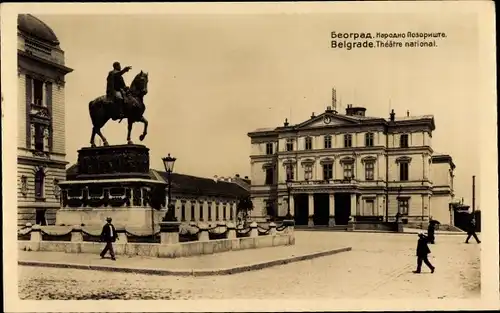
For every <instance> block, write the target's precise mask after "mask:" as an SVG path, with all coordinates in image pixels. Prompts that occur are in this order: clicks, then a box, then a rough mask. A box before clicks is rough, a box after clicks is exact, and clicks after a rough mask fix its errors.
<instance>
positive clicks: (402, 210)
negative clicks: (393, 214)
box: [398, 199, 409, 215]
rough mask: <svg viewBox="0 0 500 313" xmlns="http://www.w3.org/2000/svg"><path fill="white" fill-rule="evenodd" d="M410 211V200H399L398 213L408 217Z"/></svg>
mask: <svg viewBox="0 0 500 313" xmlns="http://www.w3.org/2000/svg"><path fill="white" fill-rule="evenodd" d="M408 211H409V199H399V200H398V212H399V214H401V215H408Z"/></svg>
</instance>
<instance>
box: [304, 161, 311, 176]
mask: <svg viewBox="0 0 500 313" xmlns="http://www.w3.org/2000/svg"><path fill="white" fill-rule="evenodd" d="M312 171H313V166H312V164H306V165H305V166H304V179H305V180H310V179H312Z"/></svg>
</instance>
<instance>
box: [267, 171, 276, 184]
mask: <svg viewBox="0 0 500 313" xmlns="http://www.w3.org/2000/svg"><path fill="white" fill-rule="evenodd" d="M273 183H274V171H273V168H272V167H268V168H266V185H272V184H273Z"/></svg>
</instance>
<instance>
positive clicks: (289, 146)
mask: <svg viewBox="0 0 500 313" xmlns="http://www.w3.org/2000/svg"><path fill="white" fill-rule="evenodd" d="M286 151H293V140H292V139H288V140H287V141H286Z"/></svg>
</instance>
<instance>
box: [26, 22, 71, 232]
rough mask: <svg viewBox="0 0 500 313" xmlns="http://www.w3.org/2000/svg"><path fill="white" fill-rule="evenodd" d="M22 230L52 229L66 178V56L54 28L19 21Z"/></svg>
mask: <svg viewBox="0 0 500 313" xmlns="http://www.w3.org/2000/svg"><path fill="white" fill-rule="evenodd" d="M17 38H18V45H17V57H18V72H17V77H18V78H17V79H18V139H17V140H18V145H17V180H18V193H17V195H18V205H17V212H18V213H17V215H18V219H17V223H18V226H21V225H25V224H26V223H28V222H29V223H33V224H34V223H37V224H46V223H48V224H51V223H53V222H54V221H55V212H56V210H57V209H59V207H60V204H59V203H60V200H59V189H58V188H59V186H58V183H59V182H60V181H62V180H64V179H65V176H66V164H67V162H66V160H65V157H66V148H65V122H64V119H65V99H64V81H65V79H64V77H65V75H66V74H68V73H71V72H72V71H73V70H72V69H71V68H69V67H67V66H66V65H65V62H64V51H63V50H62V49H61V47H60V46H59V40H58V39H57V37H56V35H55V34H54V32H53V31H52V29H51V28H50V27H49V26H48V25H47V24H45V23H44V22H42V21H41V20H40V19H38V18H37V17H35V16H33V15H30V14H20V15H19V16H18V33H17Z"/></svg>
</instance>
